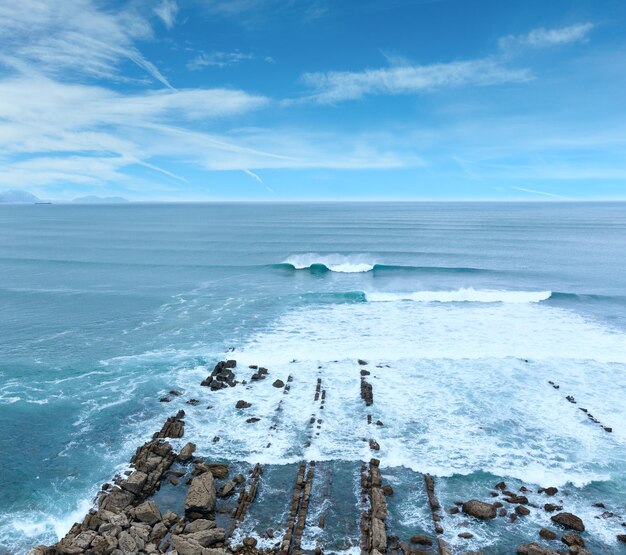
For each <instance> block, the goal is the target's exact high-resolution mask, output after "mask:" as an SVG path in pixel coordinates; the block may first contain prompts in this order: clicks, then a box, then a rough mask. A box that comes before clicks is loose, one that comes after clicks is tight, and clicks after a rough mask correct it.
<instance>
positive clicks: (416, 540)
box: [411, 534, 433, 545]
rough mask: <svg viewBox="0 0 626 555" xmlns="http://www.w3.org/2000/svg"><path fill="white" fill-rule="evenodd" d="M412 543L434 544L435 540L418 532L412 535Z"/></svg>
mask: <svg viewBox="0 0 626 555" xmlns="http://www.w3.org/2000/svg"><path fill="white" fill-rule="evenodd" d="M411 543H415V544H419V545H432V544H433V540H431V539H430V538H429V537H428V536H424V535H421V534H418V535H416V536H411Z"/></svg>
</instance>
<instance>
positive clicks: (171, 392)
mask: <svg viewBox="0 0 626 555" xmlns="http://www.w3.org/2000/svg"><path fill="white" fill-rule="evenodd" d="M169 393H170V395H173V396H174V397H180V396H181V395H182V393H181V392H180V391H177V390H176V389H172V390H171V391H170V392H169Z"/></svg>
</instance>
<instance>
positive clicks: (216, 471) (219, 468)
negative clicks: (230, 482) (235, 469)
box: [204, 463, 228, 480]
mask: <svg viewBox="0 0 626 555" xmlns="http://www.w3.org/2000/svg"><path fill="white" fill-rule="evenodd" d="M204 466H205V467H206V468H208V470H209V472H211V474H213V476H214V477H215V478H218V479H220V480H221V479H222V478H226V476H228V465H227V464H223V463H206V464H205V465H204Z"/></svg>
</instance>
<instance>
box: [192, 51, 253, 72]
mask: <svg viewBox="0 0 626 555" xmlns="http://www.w3.org/2000/svg"><path fill="white" fill-rule="evenodd" d="M254 59H255V56H254V54H250V53H246V52H240V51H239V50H235V51H233V52H221V51H215V52H209V53H204V52H202V53H201V54H198V55H197V56H196V57H195V58H193V59H191V60H189V62H188V63H187V69H190V70H192V71H194V70H198V69H202V68H204V67H208V66H214V67H226V66H232V65H235V64H238V63H240V62H243V61H246V60H254Z"/></svg>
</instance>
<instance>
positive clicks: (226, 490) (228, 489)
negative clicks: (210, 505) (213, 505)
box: [220, 480, 237, 497]
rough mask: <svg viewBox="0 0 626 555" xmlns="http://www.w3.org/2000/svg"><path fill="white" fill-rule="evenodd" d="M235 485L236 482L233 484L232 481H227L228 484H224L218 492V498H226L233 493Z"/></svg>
mask: <svg viewBox="0 0 626 555" xmlns="http://www.w3.org/2000/svg"><path fill="white" fill-rule="evenodd" d="M236 485H237V482H235V481H234V480H228V482H226V483H225V484H224V485H223V486H222V489H221V490H220V497H226V496H227V495H230V494H231V493H233V491H234V490H235V486H236Z"/></svg>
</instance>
